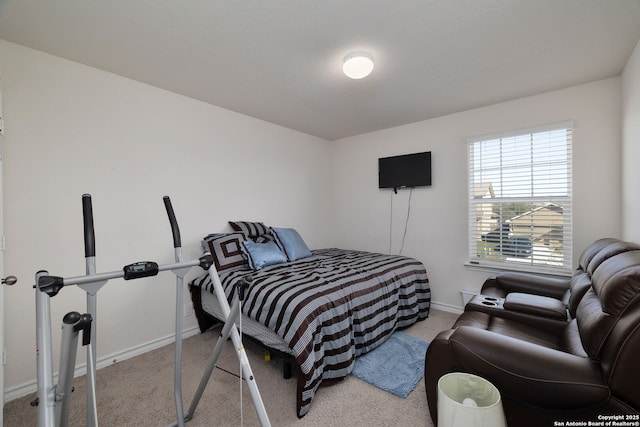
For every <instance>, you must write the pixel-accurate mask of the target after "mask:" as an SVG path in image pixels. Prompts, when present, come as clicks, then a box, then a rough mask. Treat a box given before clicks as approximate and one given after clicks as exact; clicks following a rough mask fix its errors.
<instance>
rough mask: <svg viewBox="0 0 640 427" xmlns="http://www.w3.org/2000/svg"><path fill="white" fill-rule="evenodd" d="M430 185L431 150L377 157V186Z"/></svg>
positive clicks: (396, 187) (395, 188) (394, 187)
mask: <svg viewBox="0 0 640 427" xmlns="http://www.w3.org/2000/svg"><path fill="white" fill-rule="evenodd" d="M430 185H431V151H426V152H424V153H413V154H404V155H402V156H393V157H383V158H380V159H378V188H393V189H394V190H397V189H398V188H404V187H425V186H430Z"/></svg>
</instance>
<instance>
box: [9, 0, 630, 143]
mask: <svg viewBox="0 0 640 427" xmlns="http://www.w3.org/2000/svg"><path fill="white" fill-rule="evenodd" d="M0 38H2V39H4V40H7V41H10V42H14V43H17V44H20V45H24V46H27V47H31V48H34V49H37V50H41V51H44V52H48V53H51V54H53V55H56V56H60V57H63V58H68V59H70V60H73V61H77V62H80V63H83V64H87V65H90V66H93V67H96V68H99V69H102V70H106V71H109V72H112V73H115V74H118V75H122V76H125V77H128V78H131V79H134V80H138V81H141V82H145V83H148V84H150V85H154V86H157V87H160V88H164V89H167V90H170V91H173V92H176V93H179V94H183V95H186V96H189V97H192V98H196V99H199V100H202V101H205V102H208V103H211V104H214V105H218V106H221V107H224V108H227V109H230V110H233V111H237V112H240V113H243V114H246V115H249V116H253V117H256V118H259V119H263V120H266V121H269V122H273V123H276V124H280V125H282V126H286V127H288V128H291V129H296V130H299V131H301V132H305V133H308V134H312V135H317V136H319V137H322V138H325V139H328V140H335V139H338V138H342V137H346V136H351V135H357V134H361V133H365V132H370V131H374V130H379V129H384V128H388V127H393V126H398V125H402V124H406V123H411V122H416V121H420V120H425V119H429V118H433V117H437V116H442V115H445V114H449V113H453V112H457V111H463V110H467V109H470V108H475V107H480V106H484V105H489V104H493V103H496V102H501V101H506V100H510V99H515V98H519V97H523V96H527V95H532V94H536V93H541V92H545V91H549V90H555V89H559V88H563V87H568V86H572V85H576V84H581V83H586V82H590V81H594V80H599V79H603V78H607V77H612V76H617V75H620V73H621V71H622V69H623V67H624V65H625V63H626V61H627V59H628V58H629V55H630V54H631V52H632V50H633V48H634V47H635V45H636V43H637V42H638V39H640V0H526V1H525V0H394V1H390V0H341V1H338V0H271V1H268V0H182V1H179V0H55V1H51V0H0ZM352 50H366V51H369V52H371V53H372V55H373V57H374V59H375V62H376V66H375V69H374V71H373V73H372V74H371V76H370V77H368V78H366V79H363V80H351V79H349V78H347V77H345V76H344V75H343V74H342V73H341V66H342V58H343V57H344V56H345V55H346V54H347V53H348V52H350V51H352Z"/></svg>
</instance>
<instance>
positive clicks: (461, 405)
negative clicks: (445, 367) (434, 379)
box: [437, 372, 507, 427]
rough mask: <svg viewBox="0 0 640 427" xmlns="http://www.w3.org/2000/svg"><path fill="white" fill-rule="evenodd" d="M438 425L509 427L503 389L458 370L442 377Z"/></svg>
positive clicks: (439, 388) (439, 384)
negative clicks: (503, 401)
mask: <svg viewBox="0 0 640 427" xmlns="http://www.w3.org/2000/svg"><path fill="white" fill-rule="evenodd" d="M437 425H438V427H472V426H473V427H506V426H507V421H506V419H505V416H504V412H503V410H502V401H501V399H500V392H499V391H498V389H497V388H496V387H495V386H494V385H493V384H491V383H490V382H489V381H487V380H485V379H484V378H481V377H479V376H477V375H472V374H466V373H462V372H454V373H451V374H446V375H443V376H442V377H440V379H439V380H438V424H437Z"/></svg>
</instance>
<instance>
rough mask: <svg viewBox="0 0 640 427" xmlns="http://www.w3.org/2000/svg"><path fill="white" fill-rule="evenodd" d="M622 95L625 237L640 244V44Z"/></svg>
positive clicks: (628, 68)
mask: <svg viewBox="0 0 640 427" xmlns="http://www.w3.org/2000/svg"><path fill="white" fill-rule="evenodd" d="M622 94H623V95H622V105H623V107H622V141H623V142H622V159H623V163H622V194H623V197H622V200H623V203H622V213H623V218H622V219H623V235H624V238H625V239H626V240H631V241H633V242H640V191H638V183H640V167H639V165H640V41H638V44H637V45H636V48H635V50H634V51H633V54H632V55H631V57H630V58H629V60H628V61H627V65H626V66H625V68H624V71H623V73H622Z"/></svg>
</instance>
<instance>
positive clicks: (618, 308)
mask: <svg viewBox="0 0 640 427" xmlns="http://www.w3.org/2000/svg"><path fill="white" fill-rule="evenodd" d="M591 282H592V284H591V287H590V288H589V289H588V290H587V292H586V293H585V295H584V296H583V298H582V299H581V301H580V303H579V304H578V308H577V313H576V319H577V323H578V330H579V333H580V338H581V341H582V345H583V347H584V350H585V351H586V353H587V354H588V355H589V357H590V358H592V359H594V360H598V361H599V362H600V363H601V366H602V371H603V375H604V376H605V378H606V380H607V382H608V383H609V386H610V388H611V390H612V393H613V394H614V395H616V396H618V397H619V398H621V399H623V400H626V401H627V402H629V403H630V404H632V405H633V406H634V407H639V406H640V393H638V392H637V390H638V384H640V370H638V369H637V359H638V355H640V251H638V250H635V251H627V252H623V253H620V254H617V255H614V256H612V257H609V258H608V259H606V260H604V261H603V262H602V263H601V264H600V265H599V266H598V267H597V268H596V269H595V271H594V272H593V276H592V277H591Z"/></svg>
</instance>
